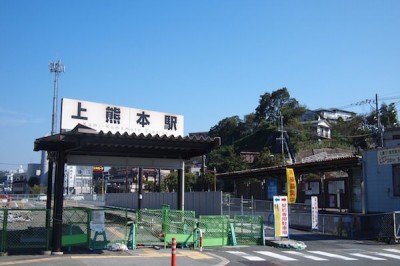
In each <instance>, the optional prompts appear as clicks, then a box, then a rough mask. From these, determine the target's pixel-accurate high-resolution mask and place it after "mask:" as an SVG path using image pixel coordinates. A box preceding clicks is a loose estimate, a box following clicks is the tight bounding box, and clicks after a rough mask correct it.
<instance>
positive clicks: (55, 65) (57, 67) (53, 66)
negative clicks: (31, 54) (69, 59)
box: [49, 60, 65, 135]
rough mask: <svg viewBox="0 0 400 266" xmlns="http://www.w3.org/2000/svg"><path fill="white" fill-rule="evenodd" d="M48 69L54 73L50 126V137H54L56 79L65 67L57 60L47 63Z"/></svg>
mask: <svg viewBox="0 0 400 266" xmlns="http://www.w3.org/2000/svg"><path fill="white" fill-rule="evenodd" d="M49 69H50V72H51V73H54V95H53V113H52V125H51V135H54V134H55V133H56V131H57V98H58V95H57V94H58V77H59V75H60V73H64V72H65V67H64V65H63V64H62V63H61V60H58V61H57V62H49Z"/></svg>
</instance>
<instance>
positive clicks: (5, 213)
mask: <svg viewBox="0 0 400 266" xmlns="http://www.w3.org/2000/svg"><path fill="white" fill-rule="evenodd" d="M7 220H8V209H3V228H2V230H3V232H2V234H1V250H0V252H6V242H7V241H6V239H7Z"/></svg>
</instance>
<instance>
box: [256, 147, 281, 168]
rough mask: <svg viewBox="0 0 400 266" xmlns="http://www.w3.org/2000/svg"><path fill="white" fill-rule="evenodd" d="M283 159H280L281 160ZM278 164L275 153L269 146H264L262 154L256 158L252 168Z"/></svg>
mask: <svg viewBox="0 0 400 266" xmlns="http://www.w3.org/2000/svg"><path fill="white" fill-rule="evenodd" d="M281 161H282V160H280V162H281ZM275 164H276V158H275V155H274V154H272V153H271V152H270V150H269V149H268V148H264V149H263V150H262V151H261V152H260V154H259V155H258V156H257V157H256V158H255V160H254V162H253V165H252V168H262V167H269V166H273V165H275Z"/></svg>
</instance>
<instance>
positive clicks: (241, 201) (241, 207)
mask: <svg viewBox="0 0 400 266" xmlns="http://www.w3.org/2000/svg"><path fill="white" fill-rule="evenodd" d="M240 215H243V195H242V196H240Z"/></svg>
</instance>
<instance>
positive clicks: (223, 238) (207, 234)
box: [196, 215, 230, 247]
mask: <svg viewBox="0 0 400 266" xmlns="http://www.w3.org/2000/svg"><path fill="white" fill-rule="evenodd" d="M229 222H230V220H229V216H227V215H222V216H221V215H201V216H200V217H199V223H198V228H199V229H201V230H202V234H203V239H202V240H203V247H212V246H226V245H228V244H229V241H228V240H229V239H228V237H229ZM196 239H199V236H197V237H196Z"/></svg>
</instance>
